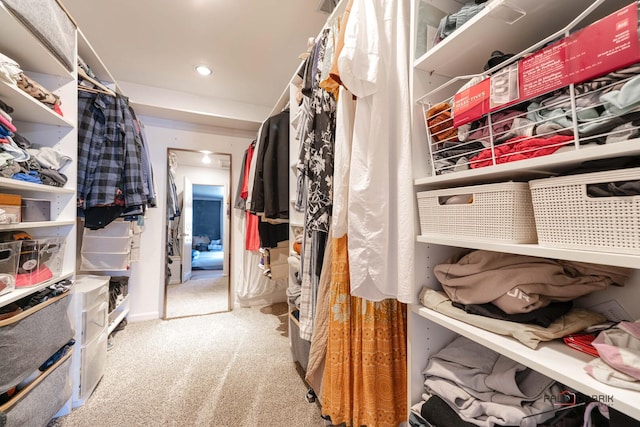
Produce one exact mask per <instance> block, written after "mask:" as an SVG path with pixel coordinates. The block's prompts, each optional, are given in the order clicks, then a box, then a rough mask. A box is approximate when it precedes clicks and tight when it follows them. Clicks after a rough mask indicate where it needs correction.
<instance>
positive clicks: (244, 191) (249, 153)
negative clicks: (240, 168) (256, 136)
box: [240, 144, 255, 200]
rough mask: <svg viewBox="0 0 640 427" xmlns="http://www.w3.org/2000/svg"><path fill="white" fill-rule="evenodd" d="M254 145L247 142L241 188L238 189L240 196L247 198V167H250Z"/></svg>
mask: <svg viewBox="0 0 640 427" xmlns="http://www.w3.org/2000/svg"><path fill="white" fill-rule="evenodd" d="M254 149H255V147H254V146H253V144H249V148H248V149H247V159H246V161H245V163H244V177H243V178H242V190H241V191H240V197H241V198H243V199H245V200H247V197H249V169H250V168H251V159H253V150H254Z"/></svg>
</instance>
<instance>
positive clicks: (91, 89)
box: [78, 85, 115, 96]
mask: <svg viewBox="0 0 640 427" xmlns="http://www.w3.org/2000/svg"><path fill="white" fill-rule="evenodd" d="M78 90H81V91H83V92H90V93H102V94H104V95H109V96H115V94H114V93H113V92H107V91H104V90H101V89H96V88H94V87H89V86H84V85H78Z"/></svg>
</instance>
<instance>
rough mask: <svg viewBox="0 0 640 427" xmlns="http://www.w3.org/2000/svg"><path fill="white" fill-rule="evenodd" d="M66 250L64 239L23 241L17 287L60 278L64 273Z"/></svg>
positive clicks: (48, 238) (49, 238) (46, 238)
mask: <svg viewBox="0 0 640 427" xmlns="http://www.w3.org/2000/svg"><path fill="white" fill-rule="evenodd" d="M64 248H65V239H64V238H63V237H45V238H40V239H34V240H23V241H22V246H21V248H20V261H19V262H18V274H17V275H16V287H29V286H35V285H38V284H40V283H43V282H46V281H47V280H51V279H53V278H56V277H59V276H60V274H61V272H62V263H63V259H64Z"/></svg>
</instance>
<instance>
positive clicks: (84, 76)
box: [78, 67, 116, 96]
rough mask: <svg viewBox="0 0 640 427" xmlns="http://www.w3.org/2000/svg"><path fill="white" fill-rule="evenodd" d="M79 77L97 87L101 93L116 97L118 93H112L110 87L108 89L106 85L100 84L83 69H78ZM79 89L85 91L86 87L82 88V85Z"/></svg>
mask: <svg viewBox="0 0 640 427" xmlns="http://www.w3.org/2000/svg"><path fill="white" fill-rule="evenodd" d="M78 77H80V78H81V79H82V80H86V81H88V82H89V83H91V84H93V85H95V86H96V88H97V89H95V90H100V91H102V92H100V93H106V94H107V95H111V96H116V93H115V92H114V91H112V90H111V89H109V88H108V87H106V86H105V85H103V84H102V83H100V82H99V81H98V80H96V79H94V78H93V77H90V76H89V75H88V74H87V72H86V71H85V70H84V68H82V67H78ZM78 88H82V89H83V90H84V89H86V87H85V86H80V85H79V86H78ZM88 92H90V91H88Z"/></svg>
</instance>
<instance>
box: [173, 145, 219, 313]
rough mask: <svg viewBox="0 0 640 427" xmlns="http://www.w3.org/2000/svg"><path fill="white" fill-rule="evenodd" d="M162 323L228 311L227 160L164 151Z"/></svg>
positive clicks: (215, 155) (207, 154)
mask: <svg viewBox="0 0 640 427" xmlns="http://www.w3.org/2000/svg"><path fill="white" fill-rule="evenodd" d="M167 170H168V173H167V217H166V218H167V221H166V230H167V247H166V254H167V256H166V268H165V271H166V275H165V298H164V316H163V317H164V318H165V319H175V318H180V317H188V316H198V315H204V314H212V313H219V312H225V311H229V310H230V307H231V295H230V283H231V282H230V271H229V266H230V259H229V254H230V253H231V252H230V247H229V245H230V242H231V237H230V234H231V224H230V221H231V216H230V184H231V155H230V154H227V153H212V152H203V151H193V150H184V149H178V148H169V149H168V150H167Z"/></svg>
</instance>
